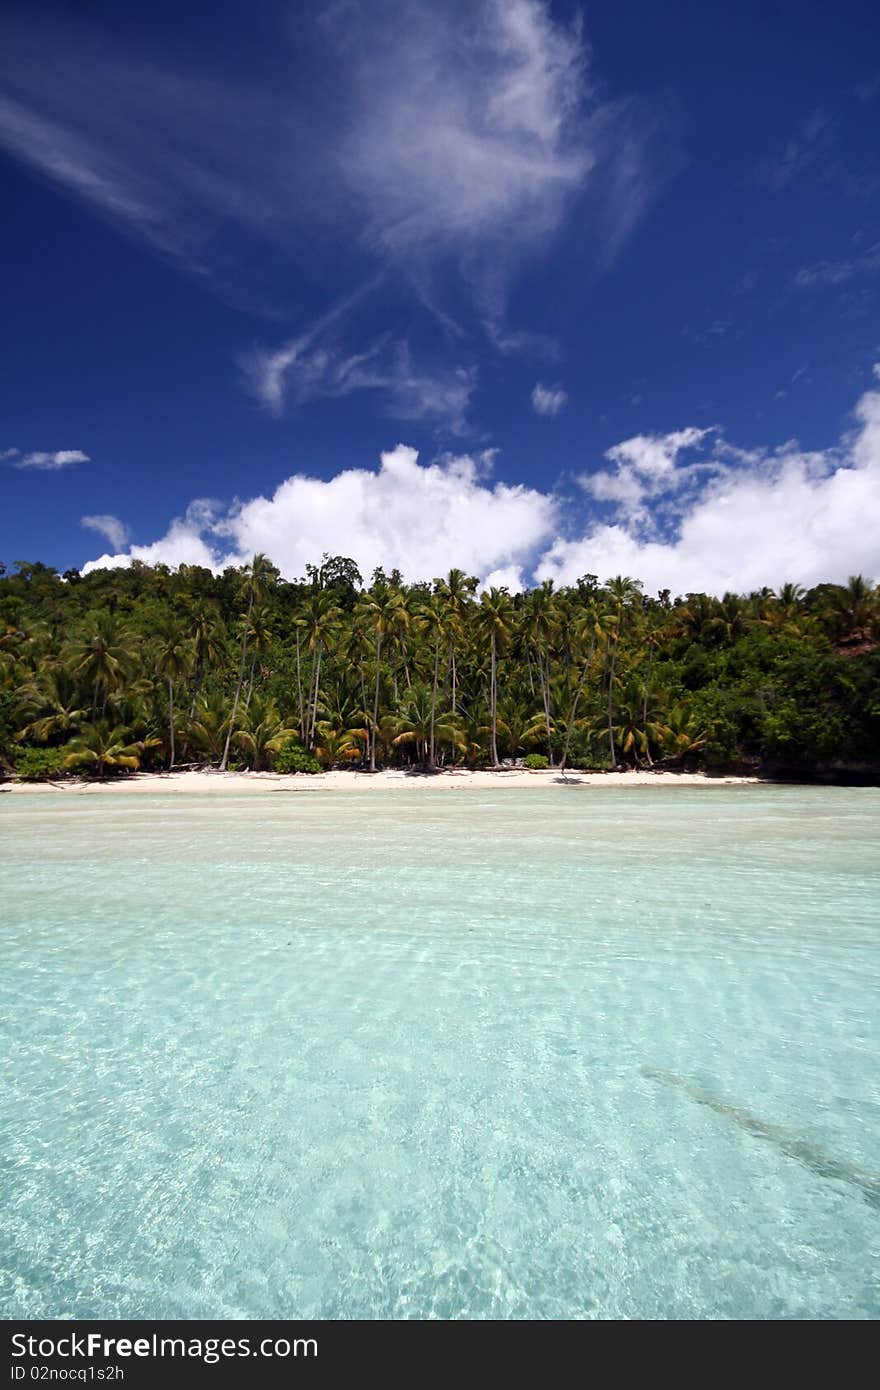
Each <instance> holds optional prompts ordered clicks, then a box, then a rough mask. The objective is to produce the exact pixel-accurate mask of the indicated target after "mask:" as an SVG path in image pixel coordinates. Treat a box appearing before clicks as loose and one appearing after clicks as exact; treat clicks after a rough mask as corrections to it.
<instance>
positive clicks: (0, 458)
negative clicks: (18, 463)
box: [0, 449, 21, 463]
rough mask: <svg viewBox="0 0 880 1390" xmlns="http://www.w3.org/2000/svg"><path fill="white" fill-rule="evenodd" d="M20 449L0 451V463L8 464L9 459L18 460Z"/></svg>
mask: <svg viewBox="0 0 880 1390" xmlns="http://www.w3.org/2000/svg"><path fill="white" fill-rule="evenodd" d="M20 453H21V449H0V463H8V462H9V460H10V459H15V458H18V456H19V454H20Z"/></svg>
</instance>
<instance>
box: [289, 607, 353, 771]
mask: <svg viewBox="0 0 880 1390" xmlns="http://www.w3.org/2000/svg"><path fill="white" fill-rule="evenodd" d="M341 616H342V611H341V609H340V608H339V606H338V604H337V603H336V601H335V599H334V597H333V590H332V589H314V590H313V591H312V592H311V593H310V594H309V597H308V599H307V601H306V605H305V609H304V611H303V612H302V613H301V614H300V615H299V617H298V618H297V620H296V621H297V628H298V632H299V631H301V632H302V633H303V634H304V635H305V638H306V647H307V650H308V651H309V652H310V653H311V658H312V664H311V673H310V675H309V689H308V695H307V699H306V705H305V723H304V727H303V726H302V725H301V728H302V735H303V739H304V742H305V745H306V747H307V748H313V747H314V743H315V727H316V725H317V722H318V705H319V703H320V698H321V661H322V658H323V655H324V651H325V649H326V648H327V647H328V646H329V645H330V643H331V642H332V640H333V637H334V636H335V634H336V631H337V629H338V626H339V620H340V618H341ZM297 666H299V646H298V647H297ZM300 699H302V697H301V696H300Z"/></svg>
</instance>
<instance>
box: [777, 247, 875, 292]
mask: <svg viewBox="0 0 880 1390" xmlns="http://www.w3.org/2000/svg"><path fill="white" fill-rule="evenodd" d="M878 271H880V241H876V242H875V243H874V245H873V246H869V247H868V249H867V250H866V251H862V252H861V253H860V254H858V255H855V256H849V257H841V259H839V260H829V261H814V262H813V264H812V265H804V266H801V267H800V269H799V270H797V271H796V272H795V275H794V283H795V284H796V285H797V286H798V288H799V289H822V288H828V287H830V288H834V287H835V286H837V285H845V284H846V283H847V282H848V281H850V280H854V279H856V278H857V277H859V276H862V275H876V274H877V272H878Z"/></svg>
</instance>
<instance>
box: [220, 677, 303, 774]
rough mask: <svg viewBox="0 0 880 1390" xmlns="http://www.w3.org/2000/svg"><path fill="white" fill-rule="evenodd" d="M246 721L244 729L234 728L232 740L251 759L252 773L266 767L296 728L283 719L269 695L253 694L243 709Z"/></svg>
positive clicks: (294, 736) (292, 735)
mask: <svg viewBox="0 0 880 1390" xmlns="http://www.w3.org/2000/svg"><path fill="white" fill-rule="evenodd" d="M245 721H246V722H245V725H244V727H243V728H240V729H236V730H235V733H234V734H233V735H232V742H233V743H234V744H235V746H236V748H240V749H241V751H242V752H243V753H244V754H245V755H246V756H247V757H248V758H250V759H251V760H252V763H253V769H254V771H255V772H260V771H261V770H263V769H264V768H265V767H267V766H268V764H269V762H270V761H271V759H272V757H273V755H274V754H275V753H278V752H280V750H281V749H282V748H283V747H284V745H285V744H287V743H289V742H290V740H291V739H293V738H296V729H295V728H294V727H293V726H292V725H290V724H288V723H287V722H286V721H285V719H284V718H283V716H282V715H281V713H280V712H279V709H278V705H277V704H276V702H275V700H273V699H272V698H271V697H270V698H268V699H265V698H263V697H262V696H260V695H255V696H254V697H253V699H252V700H251V703H250V705H249V707H248V709H247V710H246V711H245Z"/></svg>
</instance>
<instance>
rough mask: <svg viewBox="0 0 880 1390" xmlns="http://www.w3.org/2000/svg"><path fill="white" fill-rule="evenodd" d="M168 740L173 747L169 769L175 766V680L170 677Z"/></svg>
mask: <svg viewBox="0 0 880 1390" xmlns="http://www.w3.org/2000/svg"><path fill="white" fill-rule="evenodd" d="M168 742H169V745H170V748H171V761H170V762H169V764H168V771H169V772H171V770H172V769H173V767H174V751H175V750H174V682H173V681H172V679H171V677H170V676H169V677H168Z"/></svg>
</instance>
